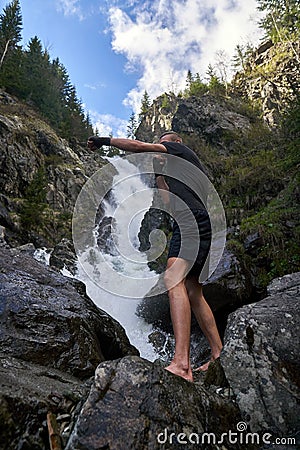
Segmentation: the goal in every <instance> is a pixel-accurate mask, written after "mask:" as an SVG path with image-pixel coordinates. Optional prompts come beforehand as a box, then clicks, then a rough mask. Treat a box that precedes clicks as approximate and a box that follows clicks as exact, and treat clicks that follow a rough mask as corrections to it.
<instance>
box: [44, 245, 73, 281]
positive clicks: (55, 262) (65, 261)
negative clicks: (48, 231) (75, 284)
mask: <svg viewBox="0 0 300 450" xmlns="http://www.w3.org/2000/svg"><path fill="white" fill-rule="evenodd" d="M49 264H50V266H51V267H56V268H57V269H59V270H62V269H64V268H66V269H67V270H68V271H69V272H70V273H71V274H72V275H75V273H76V255H75V250H74V245H73V243H72V242H71V241H70V240H69V239H66V238H63V239H62V240H61V241H60V242H59V243H58V244H57V245H56V246H55V247H54V249H53V251H52V252H51V255H50V260H49Z"/></svg>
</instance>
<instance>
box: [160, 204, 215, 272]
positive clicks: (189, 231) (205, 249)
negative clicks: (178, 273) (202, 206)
mask: <svg viewBox="0 0 300 450" xmlns="http://www.w3.org/2000/svg"><path fill="white" fill-rule="evenodd" d="M191 214H192V215H193V217H194V218H195V222H194V221H193V218H192V217H191V215H188V214H186V212H183V213H182V214H179V215H177V216H176V221H175V220H174V225H173V233H172V238H171V241H170V247H169V252H168V258H174V257H175V258H182V259H185V260H186V261H188V262H189V265H190V266H189V270H188V274H187V276H188V275H193V276H198V277H199V275H200V273H201V271H202V269H203V267H204V265H205V262H206V260H207V258H208V255H209V250H210V245H211V224H210V219H209V215H208V213H207V212H206V211H204V210H197V211H191ZM191 219H192V220H191ZM182 236H183V239H182Z"/></svg>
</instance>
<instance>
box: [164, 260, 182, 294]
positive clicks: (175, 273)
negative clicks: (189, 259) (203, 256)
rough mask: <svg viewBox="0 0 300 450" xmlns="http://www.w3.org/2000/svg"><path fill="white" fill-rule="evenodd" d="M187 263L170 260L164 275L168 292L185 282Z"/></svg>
mask: <svg viewBox="0 0 300 450" xmlns="http://www.w3.org/2000/svg"><path fill="white" fill-rule="evenodd" d="M185 266H186V265H185V262H184V261H182V260H179V259H177V258H171V259H169V260H168V264H167V270H166V271H165V273H164V282H165V286H166V289H167V290H170V289H172V288H173V287H175V286H177V285H178V284H180V283H184V282H185Z"/></svg>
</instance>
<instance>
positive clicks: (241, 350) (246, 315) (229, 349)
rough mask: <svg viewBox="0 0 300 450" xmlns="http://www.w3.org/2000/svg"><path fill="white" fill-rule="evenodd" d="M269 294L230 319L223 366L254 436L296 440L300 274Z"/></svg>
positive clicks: (299, 380)
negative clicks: (261, 433)
mask: <svg viewBox="0 0 300 450" xmlns="http://www.w3.org/2000/svg"><path fill="white" fill-rule="evenodd" d="M275 286H277V287H276V288H275ZM269 289H270V295H269V296H268V297H267V298H265V299H263V300H261V301H259V302H257V303H255V304H252V305H248V306H244V307H243V308H241V309H239V310H237V311H236V312H235V313H233V314H232V315H230V316H229V322H228V326H227V329H226V334H225V346H224V350H223V352H222V354H221V363H222V366H223V367H224V371H225V374H226V377H227V379H228V381H229V384H230V386H231V388H232V389H233V391H234V393H235V395H236V401H237V403H238V405H239V407H240V409H241V412H242V414H243V417H244V419H245V420H246V421H247V422H248V423H249V425H250V426H251V428H252V429H253V430H255V431H262V430H270V431H271V432H273V433H277V435H278V434H279V435H281V436H282V435H283V436H288V435H294V436H295V433H296V432H297V429H298V426H299V415H300V407H299V401H298V399H299V394H300V392H299V387H300V378H299V373H300V371H299V369H300V361H299V326H300V320H299V317H300V315H299V312H300V307H299V304H300V303H299V295H300V274H299V273H297V274H293V275H290V276H288V277H283V279H281V280H277V281H274V282H273V283H272V285H271V287H270V288H269Z"/></svg>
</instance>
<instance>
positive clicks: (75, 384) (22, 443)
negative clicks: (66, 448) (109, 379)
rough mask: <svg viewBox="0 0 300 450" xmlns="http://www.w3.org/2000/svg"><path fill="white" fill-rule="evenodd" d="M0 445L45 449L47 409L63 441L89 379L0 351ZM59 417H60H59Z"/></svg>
mask: <svg viewBox="0 0 300 450" xmlns="http://www.w3.org/2000/svg"><path fill="white" fill-rule="evenodd" d="M0 380H1V382H0V385H1V392H0V448H1V449H5V450H16V449H17V448H20V449H21V448H22V449H25V448H28V449H36V450H45V448H48V442H49V437H48V429H47V423H46V417H47V414H48V412H51V413H53V414H55V416H56V417H57V418H58V421H59V424H58V425H59V427H58V430H59V433H60V434H61V439H62V443H64V444H65V443H66V440H67V439H68V437H69V435H70V432H71V429H72V427H73V426H74V421H75V419H76V417H77V415H78V413H79V411H80V408H81V407H82V404H83V402H84V399H85V398H86V397H87V395H88V392H89V388H90V384H91V383H90V382H85V383H83V382H82V381H81V380H79V379H77V378H75V377H73V376H71V375H68V374H66V373H64V372H61V371H59V370H55V369H52V368H50V367H47V368H46V367H44V366H40V365H37V364H32V363H30V362H28V361H22V360H20V359H16V358H13V357H11V356H7V355H5V354H3V353H0ZM62 419H63V420H62Z"/></svg>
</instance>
